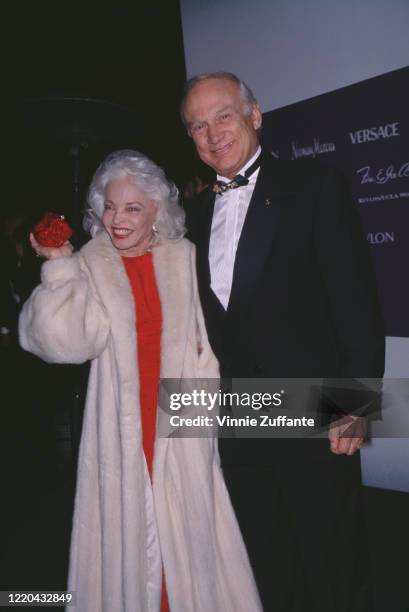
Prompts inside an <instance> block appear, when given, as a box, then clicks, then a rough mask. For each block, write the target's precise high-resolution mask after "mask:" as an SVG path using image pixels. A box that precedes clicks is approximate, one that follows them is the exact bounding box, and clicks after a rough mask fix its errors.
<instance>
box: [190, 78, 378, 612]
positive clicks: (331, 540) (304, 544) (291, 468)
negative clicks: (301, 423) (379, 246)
mask: <svg viewBox="0 0 409 612" xmlns="http://www.w3.org/2000/svg"><path fill="white" fill-rule="evenodd" d="M181 111H182V118H183V121H184V123H185V125H186V128H187V130H188V133H189V135H190V136H191V138H192V139H193V142H194V144H195V147H196V150H197V153H198V155H199V157H200V158H201V159H202V161H203V162H204V163H205V164H207V165H208V166H210V167H211V168H212V169H213V170H214V171H215V172H216V174H217V179H218V183H216V184H215V186H214V187H213V189H212V187H211V186H210V187H208V188H206V189H205V190H204V191H203V192H202V193H201V194H200V195H199V196H198V197H197V198H196V200H195V201H194V202H193V203H192V204H191V205H190V207H189V209H188V211H187V223H188V228H189V236H190V238H191V239H192V240H193V242H195V244H196V246H197V272H198V282H199V291H200V297H201V301H202V305H203V310H204V314H205V319H206V325H207V330H208V334H209V338H210V342H211V344H212V347H213V350H214V352H215V354H216V356H217V357H218V359H219V361H220V366H221V373H222V376H224V377H232V378H234V377H241V378H264V379H265V378H295V377H299V378H322V377H326V378H330V379H337V378H343V379H345V378H352V377H366V378H375V377H382V375H383V368H384V334H383V325H382V319H381V315H380V310H379V305H378V301H377V291H376V286H375V280H374V274H373V270H372V265H371V260H370V254H369V252H368V248H367V244H366V242H365V240H364V237H363V235H362V230H361V225H360V220H359V214H358V211H357V210H356V207H355V205H354V203H353V201H352V199H351V196H350V193H349V191H348V187H347V185H346V183H345V181H344V180H343V178H342V177H340V176H339V175H338V174H337V173H336V172H335V171H334V170H333V169H331V168H327V167H325V166H321V165H319V164H318V163H316V162H314V161H310V160H299V161H284V160H278V159H275V158H273V157H271V156H270V155H268V154H266V153H265V152H264V151H262V150H261V148H260V146H259V138H258V136H259V130H260V128H261V123H262V116H261V112H260V108H259V105H258V104H257V101H256V99H255V97H254V95H253V93H252V92H251V90H250V89H249V88H248V87H247V85H246V84H245V83H243V82H242V81H241V80H240V79H238V78H237V77H236V76H235V75H232V74H230V73H213V74H206V75H200V76H198V77H195V78H193V79H191V80H190V81H189V82H188V83H187V85H186V88H185V94H184V97H183V101H182V107H181ZM233 179H234V180H233ZM232 181H233V182H232ZM344 397H345V396H344ZM345 411H346V412H348V406H345ZM347 418H349V417H347ZM349 421H353V425H352V426H351V427H353V426H354V425H355V427H357V426H358V425H359V426H360V427H361V426H362V425H363V423H364V420H363V419H361V418H360V417H356V416H353V417H352V416H351V417H350V418H349ZM339 425H340V422H339V421H338V422H337V423H336V426H333V427H332V428H331V432H330V440H328V439H327V438H325V437H324V438H323V437H321V438H320V439H277V438H272V439H257V440H255V439H243V438H240V437H237V438H236V439H235V438H226V439H223V438H222V439H220V441H219V449H220V455H221V461H222V468H223V472H224V475H225V479H226V484H227V487H228V489H229V493H230V496H231V500H232V503H233V506H234V508H235V511H236V514H237V518H238V521H239V524H240V527H241V530H242V533H243V537H244V540H245V543H246V546H247V550H248V554H249V558H250V561H251V564H252V567H253V570H254V575H255V578H256V581H257V584H258V587H259V591H260V596H261V599H262V602H263V606H264V610H265V611H266V612H270V611H271V612H369V610H371V609H372V608H371V603H370V598H371V596H370V580H369V570H368V559H367V543H366V533H365V521H364V518H363V512H362V487H361V472H360V456H359V449H360V447H361V445H362V442H363V436H364V434H363V433H362V430H360V433H353V432H352V433H348V434H347V435H349V436H350V437H340V431H341V427H340V426H339ZM350 430H351V428H350ZM350 430H348V431H350ZM226 612H227V611H226ZM249 612H250V611H249Z"/></svg>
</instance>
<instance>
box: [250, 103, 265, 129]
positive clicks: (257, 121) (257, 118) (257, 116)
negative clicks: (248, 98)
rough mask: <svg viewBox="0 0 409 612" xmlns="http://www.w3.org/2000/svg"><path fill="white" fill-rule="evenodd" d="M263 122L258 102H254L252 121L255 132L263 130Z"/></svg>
mask: <svg viewBox="0 0 409 612" xmlns="http://www.w3.org/2000/svg"><path fill="white" fill-rule="evenodd" d="M262 120H263V118H262V114H261V110H260V106H259V104H258V102H253V107H252V109H251V121H252V123H253V127H254V129H255V130H259V129H260V128H261V123H262Z"/></svg>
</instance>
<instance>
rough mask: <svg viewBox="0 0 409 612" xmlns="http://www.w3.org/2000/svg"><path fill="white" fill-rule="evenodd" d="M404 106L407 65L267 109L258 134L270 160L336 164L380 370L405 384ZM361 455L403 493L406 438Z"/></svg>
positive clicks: (408, 140)
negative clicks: (371, 309) (354, 231)
mask: <svg viewBox="0 0 409 612" xmlns="http://www.w3.org/2000/svg"><path fill="white" fill-rule="evenodd" d="M408 109H409V68H402V69H399V70H395V71H393V72H389V73H387V74H383V75H381V76H377V77H375V78H372V79H369V80H366V81H361V82H360V83H357V84H354V85H350V86H348V87H344V88H342V89H337V90H335V91H332V92H329V93H326V94H323V95H320V96H316V97H314V98H310V99H308V100H304V101H301V102H297V103H295V104H291V105H290V106H286V107H283V108H280V109H277V110H272V111H270V112H267V113H265V114H264V117H263V134H262V140H263V145H264V147H265V148H266V149H267V150H269V151H271V152H272V153H273V154H274V155H276V156H277V157H280V158H285V159H300V158H303V157H304V158H306V157H307V158H314V159H317V160H321V161H323V162H324V163H328V164H331V165H333V166H335V167H338V168H339V170H340V171H341V172H343V173H344V174H345V175H346V176H347V178H348V179H349V182H350V185H351V189H352V194H353V197H354V199H355V201H356V203H357V206H358V208H359V211H360V213H361V216H362V221H363V228H364V232H365V235H366V238H367V241H368V243H369V244H370V248H371V252H372V255H373V259H374V263H375V269H376V274H377V279H378V287H379V294H380V300H381V303H382V309H383V314H384V319H385V324H386V333H387V343H386V348H387V351H386V372H385V375H386V376H387V377H389V378H405V379H406V381H409V274H408V262H409V113H408ZM296 222H297V220H296V219H294V223H296ZM406 386H407V385H406ZM405 388H406V387H405ZM397 402H398V404H399V403H402V402H404V405H405V406H406V410H404V411H403V412H402V411H401V414H402V418H404V419H405V420H406V421H407V420H408V419H409V410H408V409H407V405H408V400H407V392H406V391H405V392H404V394H403V396H402V397H399V398H397ZM406 427H407V425H406ZM405 430H406V429H405ZM361 455H362V466H363V480H364V483H365V484H366V485H371V486H375V487H384V488H390V489H397V490H400V491H407V492H409V472H408V470H407V465H408V462H409V440H408V438H407V437H401V438H394V439H380V438H377V439H372V441H371V443H370V444H369V445H368V446H366V447H365V448H364V449H363V451H362V453H361Z"/></svg>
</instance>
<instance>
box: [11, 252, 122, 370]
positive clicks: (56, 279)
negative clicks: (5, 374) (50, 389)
mask: <svg viewBox="0 0 409 612" xmlns="http://www.w3.org/2000/svg"><path fill="white" fill-rule="evenodd" d="M41 281H42V282H41V285H40V286H39V287H37V288H36V289H35V290H34V292H33V294H32V295H31V297H30V299H29V300H28V301H27V302H26V303H25V305H24V307H23V310H22V313H21V316H20V325H19V330H20V343H21V346H22V347H23V348H24V349H25V350H27V351H30V352H31V353H34V354H35V355H37V356H38V357H40V358H41V359H43V360H44V361H49V362H53V363H83V362H84V361H87V360H89V359H94V358H95V357H97V356H98V355H100V354H101V353H102V351H103V350H104V348H105V347H106V344H107V338H108V334H109V331H110V321H109V315H108V313H107V312H106V309H105V308H104V306H103V304H102V302H101V300H100V298H99V297H98V294H97V293H96V291H95V288H94V286H93V283H92V279H91V277H90V275H89V272H88V270H87V267H86V265H85V263H84V261H83V258H82V255H81V254H80V253H77V254H75V255H73V256H72V257H70V258H61V259H53V260H50V261H47V262H45V263H44V264H43V267H42V269H41Z"/></svg>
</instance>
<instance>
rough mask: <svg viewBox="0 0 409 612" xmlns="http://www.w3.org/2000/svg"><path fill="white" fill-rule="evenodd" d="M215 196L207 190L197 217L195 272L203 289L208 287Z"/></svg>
mask: <svg viewBox="0 0 409 612" xmlns="http://www.w3.org/2000/svg"><path fill="white" fill-rule="evenodd" d="M215 196H216V194H215V193H213V191H211V190H210V189H209V192H208V193H206V194H205V195H204V198H203V200H202V202H201V205H202V207H201V214H200V216H199V217H198V224H199V226H198V228H197V236H198V237H199V240H195V242H196V245H197V272H198V277H199V283H200V284H202V285H203V287H210V266H209V243H210V233H211V229H212V219H213V211H214V202H215Z"/></svg>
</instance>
